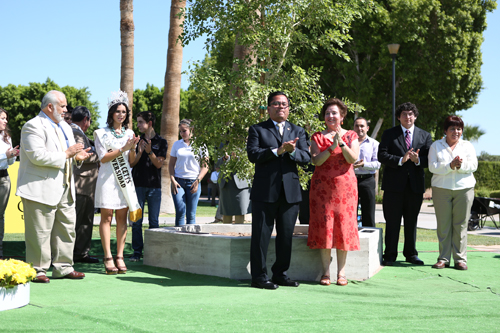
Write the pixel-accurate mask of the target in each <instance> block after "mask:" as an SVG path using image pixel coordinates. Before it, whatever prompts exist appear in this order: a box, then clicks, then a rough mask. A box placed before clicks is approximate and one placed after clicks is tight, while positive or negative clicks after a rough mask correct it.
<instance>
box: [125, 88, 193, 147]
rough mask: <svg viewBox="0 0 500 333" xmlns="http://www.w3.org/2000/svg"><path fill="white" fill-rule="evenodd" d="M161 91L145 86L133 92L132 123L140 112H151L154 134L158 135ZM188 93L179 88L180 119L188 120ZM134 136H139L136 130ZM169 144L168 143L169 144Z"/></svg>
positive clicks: (161, 100)
mask: <svg viewBox="0 0 500 333" xmlns="http://www.w3.org/2000/svg"><path fill="white" fill-rule="evenodd" d="M163 91H164V88H163V87H162V88H161V89H160V88H158V87H155V86H154V85H152V84H149V83H148V84H146V89H144V90H142V89H136V90H134V111H133V112H134V117H133V118H134V123H135V121H136V120H137V114H139V113H140V112H142V111H151V112H153V113H154V115H155V116H156V124H155V132H156V133H158V134H159V133H160V127H161V113H162V103H163ZM189 96H190V91H189V90H184V89H182V88H181V106H180V112H179V114H180V117H181V119H182V118H189V113H190V112H189V107H190V103H191V101H190V99H189ZM135 132H136V134H139V132H138V131H137V128H135ZM169 144H170V143H169Z"/></svg>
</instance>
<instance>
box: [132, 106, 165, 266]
mask: <svg viewBox="0 0 500 333" xmlns="http://www.w3.org/2000/svg"><path fill="white" fill-rule="evenodd" d="M155 122H156V116H155V115H154V113H152V112H151V111H143V112H140V113H139V114H138V115H137V128H138V129H139V132H141V133H142V135H141V138H140V141H139V144H138V145H137V152H136V155H135V160H134V161H133V162H132V163H131V165H130V166H131V167H132V168H133V169H132V177H133V178H134V185H135V191H136V193H137V199H138V200H139V205H140V206H141V209H142V211H144V204H145V203H146V202H147V203H148V223H149V229H154V228H158V227H159V221H158V218H159V216H160V206H161V167H162V166H163V162H164V161H165V158H166V157H167V149H168V144H167V140H165V139H164V138H162V137H161V136H160V135H158V134H157V133H156V132H155V130H154V126H155ZM142 221H143V218H140V219H139V220H138V221H137V222H134V223H133V224H132V248H133V249H134V254H133V255H132V256H131V257H130V258H129V260H130V261H139V260H140V259H141V256H142V249H143V247H144V241H143V237H142Z"/></svg>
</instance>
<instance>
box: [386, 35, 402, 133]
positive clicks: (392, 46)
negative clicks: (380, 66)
mask: <svg viewBox="0 0 500 333" xmlns="http://www.w3.org/2000/svg"><path fill="white" fill-rule="evenodd" d="M387 48H388V49H389V53H390V54H391V56H392V127H394V126H396V55H397V54H398V51H399V44H389V45H387Z"/></svg>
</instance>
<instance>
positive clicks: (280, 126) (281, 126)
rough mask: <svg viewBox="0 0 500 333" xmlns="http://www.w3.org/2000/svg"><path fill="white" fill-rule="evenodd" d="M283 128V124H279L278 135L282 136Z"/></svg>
mask: <svg viewBox="0 0 500 333" xmlns="http://www.w3.org/2000/svg"><path fill="white" fill-rule="evenodd" d="M284 126H285V123H279V124H278V130H279V131H280V135H281V136H283V127H284Z"/></svg>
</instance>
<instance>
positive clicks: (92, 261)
mask: <svg viewBox="0 0 500 333" xmlns="http://www.w3.org/2000/svg"><path fill="white" fill-rule="evenodd" d="M74 262H84V263H86V264H98V263H99V259H97V258H95V257H91V256H85V257H82V258H79V259H75V260H74Z"/></svg>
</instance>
